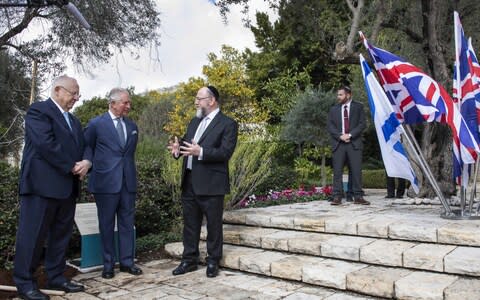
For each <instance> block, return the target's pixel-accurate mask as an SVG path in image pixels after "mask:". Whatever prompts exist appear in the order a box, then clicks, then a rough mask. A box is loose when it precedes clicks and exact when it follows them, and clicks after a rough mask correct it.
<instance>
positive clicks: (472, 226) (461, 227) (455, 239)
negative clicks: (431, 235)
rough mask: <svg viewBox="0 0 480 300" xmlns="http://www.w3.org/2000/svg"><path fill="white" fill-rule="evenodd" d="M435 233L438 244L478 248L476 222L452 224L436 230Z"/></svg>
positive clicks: (479, 230) (479, 238) (478, 239)
mask: <svg viewBox="0 0 480 300" xmlns="http://www.w3.org/2000/svg"><path fill="white" fill-rule="evenodd" d="M469 222H471V221H469ZM437 231H438V242H439V243H444V244H453V245H464V246H480V224H479V223H478V222H475V223H468V224H467V223H452V224H448V225H445V226H442V227H440V228H438V230H437Z"/></svg>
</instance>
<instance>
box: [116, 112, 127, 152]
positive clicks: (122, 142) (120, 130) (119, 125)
mask: <svg viewBox="0 0 480 300" xmlns="http://www.w3.org/2000/svg"><path fill="white" fill-rule="evenodd" d="M116 120H117V126H115V128H116V129H117V133H118V137H119V138H120V145H122V147H123V146H125V131H124V130H123V126H122V118H117V119H116Z"/></svg>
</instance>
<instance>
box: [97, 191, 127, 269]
mask: <svg viewBox="0 0 480 300" xmlns="http://www.w3.org/2000/svg"><path fill="white" fill-rule="evenodd" d="M94 196H95V202H96V204H97V214H98V224H99V227H100V237H101V239H102V247H103V268H104V269H105V270H108V271H110V270H113V268H114V266H115V257H116V256H115V238H114V230H115V217H116V218H117V227H118V256H119V262H120V265H121V266H127V267H130V266H133V262H134V245H135V232H134V225H135V198H136V194H135V193H129V192H128V191H127V189H126V188H125V185H123V186H122V190H121V191H120V193H117V194H95V195H94Z"/></svg>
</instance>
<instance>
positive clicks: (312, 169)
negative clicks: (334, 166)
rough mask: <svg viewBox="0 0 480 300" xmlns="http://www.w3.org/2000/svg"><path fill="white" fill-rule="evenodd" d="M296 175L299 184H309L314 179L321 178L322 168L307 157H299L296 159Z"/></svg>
mask: <svg viewBox="0 0 480 300" xmlns="http://www.w3.org/2000/svg"><path fill="white" fill-rule="evenodd" d="M294 164H295V173H296V174H297V184H298V185H300V184H302V183H305V182H307V180H308V181H309V180H311V179H312V178H315V179H316V178H319V175H320V166H318V165H316V164H315V163H314V162H312V161H311V160H309V159H308V158H306V157H297V158H295V162H294Z"/></svg>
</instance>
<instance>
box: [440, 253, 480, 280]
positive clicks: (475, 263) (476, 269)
mask: <svg viewBox="0 0 480 300" xmlns="http://www.w3.org/2000/svg"><path fill="white" fill-rule="evenodd" d="M444 263H445V272H448V273H455V274H465V275H472V276H480V248H477V247H462V246H460V247H457V248H456V249H455V250H453V251H452V252H450V253H449V254H447V255H446V256H445V258H444Z"/></svg>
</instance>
